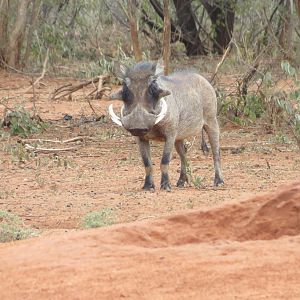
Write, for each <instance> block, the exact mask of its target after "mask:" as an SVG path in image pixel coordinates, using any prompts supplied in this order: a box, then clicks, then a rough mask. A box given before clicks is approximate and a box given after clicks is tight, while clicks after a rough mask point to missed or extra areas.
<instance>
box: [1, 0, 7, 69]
mask: <svg viewBox="0 0 300 300" xmlns="http://www.w3.org/2000/svg"><path fill="white" fill-rule="evenodd" d="M8 11H9V0H2V1H1V2H0V58H1V59H4V56H5V48H6V45H7V38H8V32H7V27H8ZM0 65H1V62H0Z"/></svg>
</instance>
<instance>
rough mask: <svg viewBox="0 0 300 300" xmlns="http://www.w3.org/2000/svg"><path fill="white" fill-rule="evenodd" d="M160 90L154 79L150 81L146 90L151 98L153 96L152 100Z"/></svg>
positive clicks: (155, 98)
mask: <svg viewBox="0 0 300 300" xmlns="http://www.w3.org/2000/svg"><path fill="white" fill-rule="evenodd" d="M160 91H161V89H160V88H159V87H158V84H157V82H156V80H153V81H152V82H151V83H150V85H149V89H148V92H149V94H150V96H151V98H154V100H158V98H159V93H160Z"/></svg>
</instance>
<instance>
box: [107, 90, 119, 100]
mask: <svg viewBox="0 0 300 300" xmlns="http://www.w3.org/2000/svg"><path fill="white" fill-rule="evenodd" d="M117 99H119V100H122V90H119V91H117V92H114V93H112V94H110V95H109V100H117Z"/></svg>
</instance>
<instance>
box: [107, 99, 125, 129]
mask: <svg viewBox="0 0 300 300" xmlns="http://www.w3.org/2000/svg"><path fill="white" fill-rule="evenodd" d="M108 111H109V115H110V117H111V119H112V121H113V122H115V123H116V124H118V125H119V126H123V124H122V122H121V119H120V118H119V117H118V116H117V115H116V114H115V112H114V109H113V105H112V104H111V105H110V106H109V107H108Z"/></svg>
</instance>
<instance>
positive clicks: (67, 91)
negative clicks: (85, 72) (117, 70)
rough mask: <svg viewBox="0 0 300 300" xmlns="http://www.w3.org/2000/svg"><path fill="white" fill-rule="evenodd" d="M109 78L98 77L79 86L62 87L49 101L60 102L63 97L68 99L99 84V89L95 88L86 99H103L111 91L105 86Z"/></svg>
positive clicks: (104, 76)
mask: <svg viewBox="0 0 300 300" xmlns="http://www.w3.org/2000/svg"><path fill="white" fill-rule="evenodd" d="M108 79H109V76H108V75H102V76H97V77H95V78H93V79H91V80H88V81H85V82H82V83H80V84H77V85H72V84H71V83H68V84H65V85H63V86H60V87H58V88H56V89H55V90H54V91H53V92H52V93H51V94H50V95H49V100H58V99H60V98H62V97H67V96H70V95H72V94H73V93H75V92H77V91H79V90H81V89H83V88H84V87H87V86H89V85H91V84H92V85H95V84H96V83H98V87H96V88H94V89H93V91H92V92H90V93H89V94H88V95H87V96H86V99H101V98H102V96H103V95H104V94H105V92H106V91H110V90H111V89H110V88H109V87H107V86H103V84H104V83H106V82H108Z"/></svg>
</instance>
